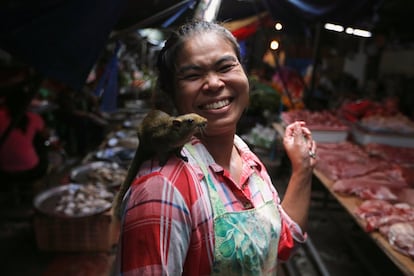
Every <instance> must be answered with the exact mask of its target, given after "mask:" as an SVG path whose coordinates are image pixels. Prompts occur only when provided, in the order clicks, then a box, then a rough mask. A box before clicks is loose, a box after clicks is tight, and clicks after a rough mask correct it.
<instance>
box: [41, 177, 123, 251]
mask: <svg viewBox="0 0 414 276" xmlns="http://www.w3.org/2000/svg"><path fill="white" fill-rule="evenodd" d="M113 197H114V194H113V193H112V192H110V191H108V190H107V188H106V187H104V186H102V185H98V186H97V185H92V184H89V185H82V184H75V183H70V184H66V185H62V186H57V187H53V188H50V189H48V190H46V191H43V192H41V193H40V194H38V195H37V196H36V197H35V199H34V206H35V208H36V211H37V212H36V215H35V216H34V220H33V223H34V231H35V237H36V243H37V246H38V248H39V249H40V250H45V251H61V252H74V251H109V250H110V249H111V247H112V246H113V245H114V244H115V243H116V240H115V239H113V233H114V229H113V224H112V216H111V212H110V209H111V205H112V200H113Z"/></svg>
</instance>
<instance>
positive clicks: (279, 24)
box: [275, 22, 283, 31]
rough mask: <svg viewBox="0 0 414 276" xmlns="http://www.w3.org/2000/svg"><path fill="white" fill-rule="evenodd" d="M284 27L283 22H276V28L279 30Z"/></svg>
mask: <svg viewBox="0 0 414 276" xmlns="http://www.w3.org/2000/svg"><path fill="white" fill-rule="evenodd" d="M282 28H283V26H282V24H281V23H279V22H277V23H276V24H275V29H276V30H277V31H280V30H281V29H282Z"/></svg>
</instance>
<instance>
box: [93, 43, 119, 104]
mask: <svg viewBox="0 0 414 276" xmlns="http://www.w3.org/2000/svg"><path fill="white" fill-rule="evenodd" d="M119 48H120V43H119V42H117V43H116V46H115V49H114V53H113V55H112V58H111V61H110V62H109V64H108V65H107V66H106V68H105V71H104V73H103V74H102V76H101V79H100V80H99V83H98V85H97V86H96V89H95V92H94V94H95V95H96V96H97V97H98V98H99V99H100V102H101V105H100V110H101V111H103V112H113V111H115V110H116V109H117V98H118V52H119Z"/></svg>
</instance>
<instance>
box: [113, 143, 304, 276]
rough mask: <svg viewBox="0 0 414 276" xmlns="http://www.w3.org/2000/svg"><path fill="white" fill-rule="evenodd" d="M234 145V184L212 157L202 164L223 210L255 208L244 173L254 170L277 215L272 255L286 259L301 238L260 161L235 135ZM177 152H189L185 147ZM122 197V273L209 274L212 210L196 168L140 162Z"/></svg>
mask: <svg viewBox="0 0 414 276" xmlns="http://www.w3.org/2000/svg"><path fill="white" fill-rule="evenodd" d="M191 143H192V144H193V145H194V147H195V148H196V150H197V151H198V152H199V154H200V156H210V155H209V153H208V152H207V150H206V149H205V147H204V146H203V145H202V144H201V143H200V141H199V140H197V139H196V138H194V139H193V140H192V142H191ZM235 145H236V147H237V149H238V150H239V152H240V153H241V157H242V159H243V170H242V176H241V181H240V185H237V184H236V183H234V182H233V181H232V180H231V178H230V176H229V172H228V171H226V170H223V168H222V167H220V166H219V165H217V164H216V163H214V161H213V159H212V158H210V160H211V162H210V164H208V167H210V171H211V172H213V173H212V179H213V181H214V184H215V185H216V188H217V191H218V193H219V196H220V198H221V199H222V201H223V202H224V205H225V208H226V209H227V210H228V211H241V210H245V209H248V208H255V207H259V206H261V205H262V204H264V203H265V202H264V199H263V197H262V195H261V193H260V192H259V189H258V186H257V183H255V181H253V179H254V178H251V177H250V176H251V175H252V174H254V173H256V174H258V175H259V176H260V177H261V178H262V179H263V180H264V181H265V182H266V183H267V184H268V187H267V188H268V192H269V193H271V194H272V195H273V198H274V200H275V202H276V203H277V206H278V208H279V210H280V213H281V218H282V231H281V237H280V242H279V248H278V251H279V252H278V257H279V259H281V260H286V259H287V258H288V257H289V256H290V254H291V253H292V250H293V249H294V247H295V245H297V244H298V243H302V242H304V241H305V239H306V236H305V235H304V234H302V231H301V229H300V228H299V226H298V225H297V224H296V223H295V222H293V221H292V220H291V219H290V218H289V217H288V215H287V214H286V213H285V212H284V211H283V209H282V207H281V205H280V199H279V196H278V193H277V191H276V190H275V188H274V186H273V185H272V182H271V180H270V177H269V175H268V173H267V171H266V169H265V167H264V166H263V164H262V163H261V162H260V161H259V159H258V158H257V157H256V156H255V155H254V154H253V153H252V152H251V151H250V150H249V148H248V147H247V145H246V144H245V143H244V142H243V141H242V140H241V139H240V138H239V137H238V136H236V138H235ZM183 153H184V154H185V155H188V154H189V153H188V152H187V151H186V150H185V149H184V150H183ZM140 176H142V177H141V178H139V177H140ZM128 195H129V199H128V202H127V207H126V210H125V215H124V222H123V228H122V233H121V243H120V245H121V247H120V255H119V256H118V257H119V258H120V263H119V264H120V269H121V272H122V275H160V274H163V275H209V274H210V271H211V267H212V264H213V259H214V229H213V226H214V225H213V212H212V206H211V203H210V199H209V195H208V188H207V184H206V183H205V182H204V180H203V173H202V171H201V170H200V168H199V167H198V166H192V165H191V164H189V163H186V162H183V161H182V160H179V159H178V158H170V160H169V161H168V163H167V164H166V165H165V166H164V167H159V166H158V162H157V161H156V160H152V161H149V162H146V163H145V164H144V165H143V166H141V169H140V172H139V173H138V176H137V178H136V180H135V182H134V184H133V185H132V187H131V189H130V191H129V194H128ZM275 262H277V260H275Z"/></svg>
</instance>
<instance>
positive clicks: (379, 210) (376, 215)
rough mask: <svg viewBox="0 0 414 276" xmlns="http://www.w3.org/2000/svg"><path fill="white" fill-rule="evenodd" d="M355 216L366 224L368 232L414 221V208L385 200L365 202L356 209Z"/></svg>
mask: <svg viewBox="0 0 414 276" xmlns="http://www.w3.org/2000/svg"><path fill="white" fill-rule="evenodd" d="M355 214H356V215H357V216H358V217H359V218H361V219H362V220H363V221H364V222H365V223H366V226H365V230H366V231H367V232H371V231H375V230H378V229H379V228H380V227H384V226H385V227H386V226H391V225H392V224H394V223H397V222H408V221H414V207H413V206H411V205H409V204H407V203H394V204H392V203H390V202H388V201H385V200H378V199H374V200H365V201H363V202H362V203H361V205H359V206H358V207H357V208H356V209H355Z"/></svg>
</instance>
